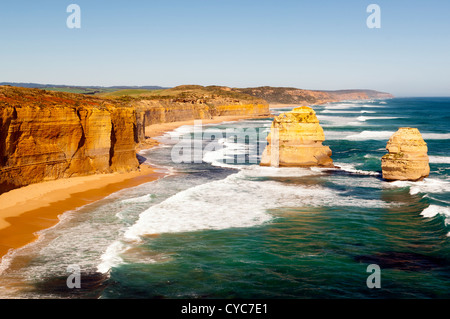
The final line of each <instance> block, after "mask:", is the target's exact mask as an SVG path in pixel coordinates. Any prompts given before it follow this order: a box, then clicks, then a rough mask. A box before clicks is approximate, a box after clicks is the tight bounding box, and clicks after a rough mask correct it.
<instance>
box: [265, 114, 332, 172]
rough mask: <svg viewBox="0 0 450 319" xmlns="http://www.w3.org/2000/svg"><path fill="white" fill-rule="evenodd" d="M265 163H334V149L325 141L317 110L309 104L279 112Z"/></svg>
mask: <svg viewBox="0 0 450 319" xmlns="http://www.w3.org/2000/svg"><path fill="white" fill-rule="evenodd" d="M267 141H268V142H269V144H268V145H267V147H266V149H265V150H264V152H263V154H262V158H261V163H260V165H261V166H300V167H302V166H303V167H305V166H306V167H308V166H322V167H333V160H332V159H331V158H330V156H331V150H330V148H329V147H328V146H324V145H322V142H323V141H325V135H324V133H323V129H322V127H321V126H320V124H319V120H318V119H317V117H316V113H315V112H314V110H313V109H312V108H310V107H307V106H302V107H298V108H295V109H293V110H292V111H291V112H286V113H282V114H280V115H279V116H276V117H275V118H274V120H273V122H272V127H271V130H270V134H269V136H267Z"/></svg>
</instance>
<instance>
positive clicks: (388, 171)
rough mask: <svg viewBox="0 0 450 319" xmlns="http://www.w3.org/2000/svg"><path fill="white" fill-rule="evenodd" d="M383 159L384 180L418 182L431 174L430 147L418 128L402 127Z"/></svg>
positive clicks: (390, 140) (388, 146) (390, 141)
mask: <svg viewBox="0 0 450 319" xmlns="http://www.w3.org/2000/svg"><path fill="white" fill-rule="evenodd" d="M386 150H387V151H388V152H389V153H388V154H386V155H384V156H383V157H382V159H381V168H382V172H383V178H384V179H386V180H390V181H395V180H402V181H405V180H409V181H418V180H421V179H423V178H425V177H427V176H428V175H429V174H430V166H429V164H428V154H427V152H428V147H427V143H425V141H424V140H423V138H422V135H421V134H420V132H419V130H418V129H417V128H411V127H402V128H400V129H399V130H398V131H397V132H396V133H394V135H392V136H391V138H390V139H389V141H388V143H387V145H386Z"/></svg>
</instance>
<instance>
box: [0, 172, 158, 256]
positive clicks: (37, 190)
mask: <svg viewBox="0 0 450 319" xmlns="http://www.w3.org/2000/svg"><path fill="white" fill-rule="evenodd" d="M157 170H158V168H157V167H153V166H149V165H141V168H140V170H139V171H134V172H127V173H111V174H97V175H88V176H77V177H70V178H64V179H58V180H54V181H47V182H41V183H36V184H30V185H27V186H24V187H21V188H17V189H14V190H11V191H9V192H6V193H3V194H2V195H1V196H0V207H1V209H0V259H1V258H3V256H4V255H6V254H7V253H8V252H9V250H10V249H17V248H21V247H23V246H26V245H28V244H30V243H32V242H33V241H35V240H36V239H37V238H38V237H39V236H38V234H37V233H38V232H39V231H42V230H45V229H48V228H50V227H53V226H55V225H56V224H58V223H59V221H60V220H59V217H58V216H59V215H62V214H64V213H65V212H67V211H71V210H74V209H77V208H79V207H82V206H84V205H87V204H90V203H93V202H95V201H98V200H100V199H102V198H105V197H107V196H108V195H110V194H112V193H115V192H117V191H119V190H121V189H125V188H129V187H134V186H138V185H140V184H143V183H147V182H151V181H154V180H156V179H158V178H160V177H162V176H164V175H165V173H163V172H160V171H157Z"/></svg>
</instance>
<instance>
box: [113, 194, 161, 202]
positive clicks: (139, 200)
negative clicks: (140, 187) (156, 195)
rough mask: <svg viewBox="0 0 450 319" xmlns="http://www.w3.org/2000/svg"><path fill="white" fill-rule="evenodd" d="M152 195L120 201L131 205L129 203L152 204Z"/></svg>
mask: <svg viewBox="0 0 450 319" xmlns="http://www.w3.org/2000/svg"><path fill="white" fill-rule="evenodd" d="M152 196H153V195H152V194H147V195H143V196H139V197H134V198H129V199H124V200H122V201H120V202H121V203H122V204H129V203H146V202H150V201H151V200H152Z"/></svg>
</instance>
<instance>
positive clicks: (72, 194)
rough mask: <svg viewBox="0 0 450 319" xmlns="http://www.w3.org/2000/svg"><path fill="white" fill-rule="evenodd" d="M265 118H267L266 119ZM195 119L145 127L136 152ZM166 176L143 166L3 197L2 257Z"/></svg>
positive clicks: (0, 223)
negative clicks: (80, 213) (77, 212)
mask: <svg viewBox="0 0 450 319" xmlns="http://www.w3.org/2000/svg"><path fill="white" fill-rule="evenodd" d="M264 117H265V116H264ZM249 118H258V116H221V117H216V118H214V119H203V120H202V124H212V123H221V122H225V121H236V120H243V119H249ZM193 124H194V120H189V121H180V122H171V123H161V124H154V125H150V126H147V127H146V137H147V140H146V143H142V144H141V145H139V146H138V147H137V151H139V150H143V149H148V148H151V147H153V146H156V145H158V141H157V140H155V139H154V138H155V137H158V136H161V135H163V134H164V133H165V132H168V131H171V130H174V129H176V128H178V127H180V126H183V125H193ZM162 176H164V172H163V171H162V170H158V168H155V167H151V166H148V165H141V167H140V171H134V172H129V173H113V174H98V175H88V176H80V177H72V178H64V179H59V180H54V181H47V182H41V183H37V184H31V185H28V186H25V187H21V188H18V189H14V190H11V191H9V192H6V193H4V194H1V195H0V258H1V257H2V256H4V255H5V254H6V253H7V252H8V251H9V250H10V249H16V248H20V247H23V246H25V245H26V244H29V243H31V242H32V241H34V240H36V239H37V238H38V235H37V234H36V233H37V232H38V231H40V230H43V229H47V228H49V227H52V226H54V225H56V224H57V223H58V221H59V219H58V216H59V215H61V214H63V213H64V212H66V211H69V210H73V209H76V208H78V207H81V206H84V205H87V204H89V203H92V202H95V201H97V200H100V199H102V198H104V197H106V196H108V195H110V194H112V193H114V192H117V191H119V190H121V189H123V188H128V187H133V186H137V185H139V184H143V183H147V182H150V181H153V180H155V179H157V178H160V177H162Z"/></svg>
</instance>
